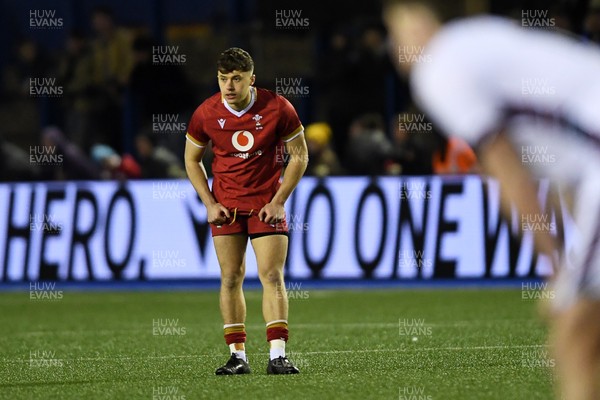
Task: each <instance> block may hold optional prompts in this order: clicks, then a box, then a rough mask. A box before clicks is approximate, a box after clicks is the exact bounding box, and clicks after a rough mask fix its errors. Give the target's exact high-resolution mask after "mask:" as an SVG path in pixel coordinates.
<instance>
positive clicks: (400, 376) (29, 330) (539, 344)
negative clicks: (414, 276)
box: [0, 289, 554, 400]
mask: <svg viewBox="0 0 600 400" xmlns="http://www.w3.org/2000/svg"><path fill="white" fill-rule="evenodd" d="M296 297H297V298H292V299H290V341H289V343H288V349H287V350H288V356H289V357H290V359H292V361H294V362H295V363H296V364H297V365H298V366H299V367H300V369H301V373H300V374H299V375H296V376H269V375H266V371H265V370H266V363H267V359H268V344H267V343H266V341H265V327H264V322H263V320H262V316H261V292H260V291H256V290H254V291H247V292H246V301H247V304H248V318H247V321H246V325H247V331H248V342H247V346H246V351H247V352H248V357H249V361H250V366H251V368H252V369H253V371H252V372H253V373H252V374H251V375H244V376H215V375H214V370H215V368H217V367H218V366H220V365H221V364H223V363H224V362H225V361H226V359H227V358H228V354H227V350H228V348H227V347H226V345H225V343H224V341H223V336H222V323H221V320H220V316H219V312H218V293H217V292H216V291H199V292H102V293H99V292H74V291H64V293H63V296H62V299H58V300H31V299H30V298H29V292H28V291H27V292H7V293H1V294H0V313H1V317H0V349H1V360H0V398H1V399H147V400H150V399H151V400H159V399H161V400H162V399H170V400H192V399H229V398H241V399H268V398H286V399H312V400H318V399H361V400H365V399H401V400H442V399H443V400H449V399H461V400H465V399H502V400H505V399H512V400H515V399H528V400H531V399H550V398H552V393H553V389H552V382H553V371H552V369H553V366H554V360H553V359H552V355H551V353H550V352H549V349H548V347H547V346H546V334H547V333H546V327H545V325H544V324H543V323H542V322H541V321H540V320H539V318H538V317H537V316H536V303H535V302H533V301H527V300H523V299H522V297H521V291H520V290H507V289H502V290H501V289H465V290H459V289H432V290H425V289H418V290H406V289H393V290H390V289H386V290H382V289H369V290H349V289H346V290H335V291H334V290H308V291H307V292H305V293H303V294H302V296H296ZM153 324H154V326H153ZM414 338H416V340H415V339H414Z"/></svg>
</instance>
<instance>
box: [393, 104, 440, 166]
mask: <svg viewBox="0 0 600 400" xmlns="http://www.w3.org/2000/svg"><path fill="white" fill-rule="evenodd" d="M415 114H418V113H414V112H404V113H400V114H398V115H396V117H395V118H394V119H393V121H392V124H391V131H392V135H391V136H392V149H391V151H390V153H389V157H388V159H387V162H386V168H385V169H386V172H387V173H388V174H390V175H399V174H401V175H431V174H432V173H433V168H432V163H431V160H432V154H433V152H434V151H435V148H436V145H437V144H436V142H435V140H436V139H435V138H434V136H433V135H434V133H433V132H431V131H430V130H425V131H416V130H413V131H410V130H409V129H408V128H410V125H411V124H410V123H408V124H407V123H400V121H407V120H409V119H410V117H411V116H414V115H415ZM424 123H425V124H426V127H429V126H430V125H429V124H428V123H427V122H424Z"/></svg>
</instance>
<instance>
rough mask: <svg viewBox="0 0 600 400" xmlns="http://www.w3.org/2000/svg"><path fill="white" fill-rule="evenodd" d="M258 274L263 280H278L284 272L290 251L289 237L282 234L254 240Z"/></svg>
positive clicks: (253, 246)
mask: <svg viewBox="0 0 600 400" xmlns="http://www.w3.org/2000/svg"><path fill="white" fill-rule="evenodd" d="M251 241H252V248H253V249H254V253H255V254H256V264H257V266H258V273H259V275H260V276H261V277H262V278H267V279H271V278H277V277H278V276H280V275H281V274H282V272H283V265H284V264H285V258H286V256H287V250H288V237H287V235H282V234H271V235H262V236H258V237H255V238H252V240H251Z"/></svg>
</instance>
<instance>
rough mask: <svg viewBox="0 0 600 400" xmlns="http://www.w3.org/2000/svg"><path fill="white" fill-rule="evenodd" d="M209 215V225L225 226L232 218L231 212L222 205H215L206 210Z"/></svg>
mask: <svg viewBox="0 0 600 400" xmlns="http://www.w3.org/2000/svg"><path fill="white" fill-rule="evenodd" d="M206 211H207V214H208V223H209V224H214V225H223V224H224V223H225V222H227V219H228V218H229V217H230V215H229V210H228V209H227V208H225V206H223V205H222V204H221V203H215V204H213V205H211V206H208V207H207V208H206Z"/></svg>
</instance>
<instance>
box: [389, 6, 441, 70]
mask: <svg viewBox="0 0 600 400" xmlns="http://www.w3.org/2000/svg"><path fill="white" fill-rule="evenodd" d="M383 19H384V22H385V24H386V27H387V29H388V32H389V35H390V41H391V45H392V46H393V47H392V51H390V55H391V57H392V61H393V62H394V64H395V65H396V68H397V69H398V70H399V72H401V73H403V74H406V73H408V72H410V68H411V66H412V64H413V63H414V62H415V60H418V59H419V56H421V55H423V54H422V52H423V51H424V49H425V46H426V45H427V43H428V42H429V40H430V39H431V37H432V36H433V35H434V34H435V32H436V31H437V29H438V28H439V22H438V21H437V17H436V16H435V15H434V14H433V12H432V11H431V10H429V9H428V8H427V7H426V6H423V5H418V4H411V5H392V6H390V7H388V8H386V10H385V13H384V15H383Z"/></svg>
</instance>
